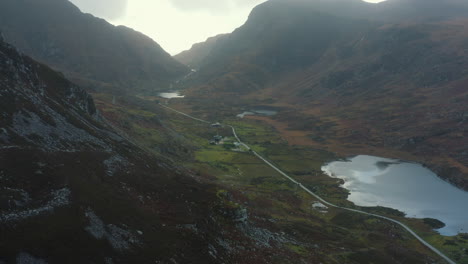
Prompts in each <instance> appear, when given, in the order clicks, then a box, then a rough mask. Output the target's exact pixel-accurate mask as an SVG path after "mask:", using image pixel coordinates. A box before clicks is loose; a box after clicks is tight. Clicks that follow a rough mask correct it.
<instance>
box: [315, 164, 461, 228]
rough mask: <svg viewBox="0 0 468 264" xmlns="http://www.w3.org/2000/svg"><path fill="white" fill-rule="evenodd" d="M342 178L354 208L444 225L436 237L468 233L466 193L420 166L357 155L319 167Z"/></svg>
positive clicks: (332, 175) (331, 174)
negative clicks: (394, 211)
mask: <svg viewBox="0 0 468 264" xmlns="http://www.w3.org/2000/svg"><path fill="white" fill-rule="evenodd" d="M322 171H324V172H325V173H326V174H327V175H329V176H331V177H333V178H339V179H343V180H344V181H345V183H344V184H343V187H344V188H346V189H347V190H349V192H350V195H349V197H348V200H349V201H351V202H353V203H354V204H356V205H358V206H366V207H372V206H383V207H389V208H394V209H398V210H400V211H402V212H404V213H406V216H407V217H413V218H434V219H438V220H440V221H442V222H444V223H445V225H446V226H445V227H443V228H441V229H438V230H437V231H439V233H440V234H442V235H446V236H454V235H457V234H458V233H468V192H465V191H463V190H461V189H458V188H456V187H455V186H453V185H451V184H449V183H447V182H445V181H443V180H442V179H440V178H439V177H437V175H436V174H434V173H433V172H432V171H430V170H429V169H427V168H425V167H423V166H422V165H420V164H416V163H408V162H402V161H399V160H394V159H386V158H379V157H373V156H365V155H361V156H357V157H354V158H351V159H349V160H346V161H335V162H331V163H329V164H327V165H325V166H323V167H322Z"/></svg>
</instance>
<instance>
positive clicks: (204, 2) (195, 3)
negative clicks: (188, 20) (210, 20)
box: [169, 0, 264, 13]
mask: <svg viewBox="0 0 468 264" xmlns="http://www.w3.org/2000/svg"><path fill="white" fill-rule="evenodd" d="M169 1H170V2H171V3H172V4H173V5H174V6H175V7H177V8H178V9H180V10H184V11H197V10H204V11H209V12H211V13H226V12H230V11H232V10H235V9H237V8H239V7H243V6H249V5H256V4H259V3H261V2H264V1H262V0H190V1H187V0H169Z"/></svg>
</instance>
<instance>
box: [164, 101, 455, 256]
mask: <svg viewBox="0 0 468 264" xmlns="http://www.w3.org/2000/svg"><path fill="white" fill-rule="evenodd" d="M159 105H161V106H162V107H164V108H166V109H169V110H171V111H174V112H176V113H178V114H181V115H183V116H186V117H188V118H191V119H193V120H196V121H199V122H202V123H205V124H211V122H208V121H206V120H202V119H199V118H196V117H193V116H191V115H188V114H186V113H183V112H180V111H177V110H175V109H173V108H171V107H168V106H165V105H162V104H159ZM227 126H228V127H230V128H231V129H232V134H233V135H234V137H235V138H236V140H237V141H238V142H239V144H241V145H243V146H244V147H246V148H247V149H248V150H250V151H251V152H252V153H253V154H254V155H255V156H257V158H259V159H260V160H262V161H263V162H264V163H266V164H267V165H268V166H270V167H271V168H272V169H274V170H276V171H277V172H278V173H279V174H281V175H282V176H283V177H285V178H286V179H288V180H289V181H291V182H292V183H294V184H296V185H298V186H299V187H300V188H301V189H303V190H304V191H306V192H307V193H309V194H310V195H312V196H313V197H315V198H316V199H317V200H319V201H320V202H322V203H324V204H326V205H328V206H331V207H335V208H339V209H342V210H346V211H351V212H355V213H358V214H363V215H367V216H372V217H376V218H380V219H384V220H387V221H390V222H392V223H395V224H397V225H399V226H401V227H403V228H404V229H405V230H406V231H408V232H409V233H410V234H411V235H412V236H414V237H415V238H416V239H417V240H419V242H421V243H422V244H423V245H424V246H426V247H427V248H429V249H430V250H432V251H433V252H434V253H436V254H437V255H439V256H440V257H441V258H443V259H444V260H445V261H447V263H450V264H456V262H454V261H453V260H451V259H450V258H449V257H447V256H446V255H445V254H444V253H442V252H440V250H438V249H437V248H435V247H433V246H432V245H431V244H429V243H428V242H427V241H425V240H424V239H422V238H421V237H420V236H419V235H418V234H416V233H415V232H414V231H413V230H412V229H411V228H409V227H408V226H407V225H405V224H403V223H402V222H400V221H398V220H395V219H392V218H389V217H386V216H383V215H377V214H372V213H367V212H364V211H361V210H357V209H352V208H346V207H342V206H339V205H335V204H332V203H330V202H327V201H326V200H324V199H323V198H322V197H320V196H319V195H317V194H316V193H314V192H313V191H311V190H309V189H308V188H307V187H305V186H304V185H303V184H302V183H300V182H298V181H296V180H294V179H293V178H292V177H290V176H289V175H287V174H286V173H285V172H283V171H282V170H280V169H279V168H278V167H276V166H275V165H273V164H272V163H271V162H269V161H268V160H267V159H265V158H264V157H262V156H261V155H260V154H258V153H257V152H255V151H254V150H253V149H252V148H250V147H249V145H247V144H245V143H244V142H242V141H241V140H240V138H239V136H238V135H237V132H236V128H235V127H233V126H230V125H227Z"/></svg>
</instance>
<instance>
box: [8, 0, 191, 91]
mask: <svg viewBox="0 0 468 264" xmlns="http://www.w3.org/2000/svg"><path fill="white" fill-rule="evenodd" d="M0 30H1V31H3V34H4V37H5V38H6V40H7V41H8V42H9V43H12V44H14V45H15V46H16V47H17V48H19V49H20V50H21V51H23V52H24V53H26V54H28V55H30V56H32V57H33V58H34V59H36V60H38V61H41V62H43V63H46V64H48V65H50V66H51V67H53V68H54V69H57V70H60V71H62V72H64V73H65V75H66V76H67V77H68V78H70V79H71V80H73V81H75V82H77V83H79V84H81V85H82V86H84V87H87V88H89V89H95V90H99V91H111V92H114V93H117V92H120V93H131V94H134V93H138V92H148V91H154V90H157V89H161V88H166V86H167V85H168V84H169V83H170V82H171V81H173V80H175V79H178V78H179V77H180V76H183V75H184V74H186V73H187V72H188V68H187V67H185V66H183V65H182V64H180V63H179V62H177V61H175V60H174V59H173V58H172V57H171V56H170V55H169V54H168V53H166V52H165V51H164V50H163V49H162V48H161V47H160V46H159V45H158V44H157V43H156V42H154V41H153V40H152V39H150V38H148V37H147V36H145V35H143V34H141V33H139V32H136V31H134V30H132V29H130V28H126V27H123V26H119V27H115V26H113V25H111V24H109V23H107V22H106V21H105V20H102V19H99V18H96V17H93V16H92V15H89V14H83V13H82V12H81V11H80V10H79V9H78V8H77V7H76V6H74V5H73V4H72V3H71V2H69V1H68V0H41V1H35V0H25V1H15V0H5V1H1V2H0Z"/></svg>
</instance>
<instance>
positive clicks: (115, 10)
mask: <svg viewBox="0 0 468 264" xmlns="http://www.w3.org/2000/svg"><path fill="white" fill-rule="evenodd" d="M71 2H73V3H74V4H75V5H76V6H78V7H79V8H80V9H81V11H83V12H85V13H91V14H93V15H95V16H97V17H101V18H105V19H109V20H114V19H119V18H121V17H123V16H125V13H126V11H127V3H128V0H71Z"/></svg>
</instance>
